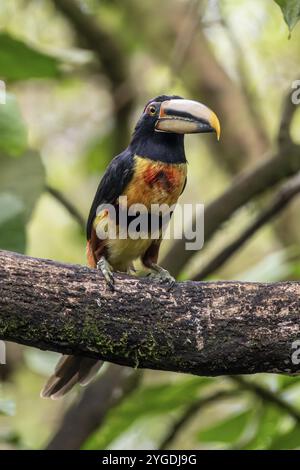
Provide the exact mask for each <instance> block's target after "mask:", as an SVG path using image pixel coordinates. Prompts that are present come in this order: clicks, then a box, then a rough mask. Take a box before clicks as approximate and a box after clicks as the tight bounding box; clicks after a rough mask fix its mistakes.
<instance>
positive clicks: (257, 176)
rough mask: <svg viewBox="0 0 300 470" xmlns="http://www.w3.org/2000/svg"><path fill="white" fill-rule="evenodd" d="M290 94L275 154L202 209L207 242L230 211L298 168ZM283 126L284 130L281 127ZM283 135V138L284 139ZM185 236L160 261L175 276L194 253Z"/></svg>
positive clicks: (299, 149) (298, 150) (299, 156)
mask: <svg viewBox="0 0 300 470" xmlns="http://www.w3.org/2000/svg"><path fill="white" fill-rule="evenodd" d="M290 101H291V96H290V94H288V95H287V97H286V99H285V101H284V103H285V105H284V111H283V115H282V118H281V120H280V127H279V132H278V135H279V136H281V137H280V139H279V143H280V145H279V146H278V150H277V151H276V153H275V154H274V155H272V156H271V157H269V158H268V159H266V160H264V161H263V162H262V163H261V164H259V165H257V166H256V167H255V168H254V169H251V170H248V171H247V172H246V171H245V172H243V173H241V174H240V175H239V176H238V177H237V178H236V179H235V180H234V182H233V183H232V185H231V187H229V188H228V189H227V190H226V191H225V192H224V193H223V194H221V195H220V196H219V197H217V198H216V199H215V200H214V201H212V202H211V203H210V204H208V206H207V207H206V209H205V226H204V240H205V242H206V243H207V242H208V241H209V240H210V239H211V238H212V236H213V235H214V234H215V232H216V231H217V230H218V229H219V228H220V227H221V226H222V224H223V223H224V222H225V221H227V220H228V219H229V218H230V217H231V216H232V214H233V213H234V212H235V211H236V210H237V209H239V208H240V207H241V206H243V205H245V204H246V203H247V202H249V201H251V200H252V199H253V198H254V197H256V196H258V195H259V194H262V193H263V192H265V191H266V190H268V189H270V188H271V187H273V186H275V185H276V184H277V183H279V182H280V181H282V180H283V179H285V178H287V177H288V176H292V175H294V174H296V173H297V172H298V171H300V146H299V145H296V144H294V143H293V142H292V140H291V139H290V137H289V132H287V130H286V129H287V128H290V125H291V121H292V118H293V116H294V112H295V110H296V106H295V105H292V106H291V105H290V103H289V102H290ZM283 129H284V130H283ZM283 134H284V135H285V136H286V138H284V139H283ZM185 242H186V240H185V238H184V235H183V236H182V238H181V239H178V240H176V241H175V242H174V244H173V245H172V247H171V248H170V250H169V252H168V253H167V254H166V256H165V259H164V260H163V264H164V266H165V267H166V268H167V269H169V270H170V271H171V272H172V274H173V275H175V276H177V275H178V274H179V273H180V271H181V270H182V269H183V266H184V265H185V264H186V263H187V262H188V261H189V260H190V258H191V257H192V256H193V255H194V252H193V251H187V250H185V249H184V246H185Z"/></svg>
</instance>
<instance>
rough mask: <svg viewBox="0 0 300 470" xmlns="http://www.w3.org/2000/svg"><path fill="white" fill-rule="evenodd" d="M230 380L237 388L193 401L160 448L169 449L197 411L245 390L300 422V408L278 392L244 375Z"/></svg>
mask: <svg viewBox="0 0 300 470" xmlns="http://www.w3.org/2000/svg"><path fill="white" fill-rule="evenodd" d="M230 380H231V381H232V382H233V383H234V384H235V385H236V387H235V388H231V389H227V390H220V391H216V392H214V393H213V394H211V395H208V396H204V397H201V398H200V399H198V400H196V401H195V402H193V403H191V404H190V405H189V406H188V407H187V408H186V410H185V411H184V412H183V413H182V414H181V416H180V417H179V418H178V420H175V422H174V424H173V425H172V426H171V427H170V429H169V431H168V433H167V434H166V436H165V438H164V439H163V441H162V443H161V445H160V449H167V448H168V447H170V446H171V444H172V443H173V442H174V441H175V440H176V439H177V438H178V436H179V435H180V434H181V433H182V432H183V431H184V428H185V427H186V426H187V425H188V424H189V423H190V422H191V421H192V420H194V419H195V417H196V416H197V413H198V412H199V411H201V410H202V409H203V408H204V407H206V406H207V405H210V404H213V403H215V402H219V401H222V400H224V399H231V398H234V397H238V396H242V394H243V392H250V393H251V394H253V395H254V396H255V397H257V398H260V399H261V400H262V401H263V402H264V403H266V404H271V405H274V406H275V407H276V408H278V409H279V410H281V411H283V412H285V413H287V414H288V415H289V416H291V417H292V418H293V420H295V422H296V423H297V424H298V425H299V424H300V410H299V409H298V408H296V407H294V406H293V405H291V404H290V403H289V402H288V401H286V400H285V399H284V398H282V397H281V396H280V395H279V394H277V393H276V392H272V391H271V390H270V389H269V388H267V387H265V386H262V385H260V384H259V383H257V382H255V381H252V380H251V381H250V380H247V379H245V378H244V377H242V376H232V377H230Z"/></svg>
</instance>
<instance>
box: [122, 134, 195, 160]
mask: <svg viewBox="0 0 300 470" xmlns="http://www.w3.org/2000/svg"><path fill="white" fill-rule="evenodd" d="M129 148H130V150H131V151H132V152H133V153H134V154H135V155H138V156H140V157H145V158H150V159H151V160H155V161H161V162H164V163H185V162H186V157H185V152H184V136H183V135H182V134H173V133H166V132H156V131H149V132H147V131H145V130H142V129H137V130H136V131H135V132H134V134H133V136H132V140H131V143H130V145H129Z"/></svg>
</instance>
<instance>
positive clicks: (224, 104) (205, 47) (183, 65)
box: [118, 0, 269, 173]
mask: <svg viewBox="0 0 300 470" xmlns="http://www.w3.org/2000/svg"><path fill="white" fill-rule="evenodd" d="M171 3H172V8H170V2H165V3H164V5H162V12H161V14H162V15H163V13H164V10H163V9H164V8H166V10H167V12H166V14H165V15H163V16H164V18H165V23H164V24H162V25H161V29H160V34H157V29H156V28H152V27H151V22H148V21H147V19H148V14H147V13H148V11H147V9H146V6H145V4H144V3H142V2H140V3H137V2H135V1H134V0H122V2H120V1H119V0H118V6H119V8H121V9H123V11H125V14H126V12H127V16H126V19H127V22H128V24H130V27H131V28H133V29H134V30H135V31H136V32H137V34H139V31H140V28H141V22H143V23H142V27H143V38H144V40H145V41H146V47H147V48H148V49H149V50H150V51H151V52H153V53H154V55H155V57H156V58H158V59H160V61H161V62H162V63H163V64H164V65H169V66H170V68H171V70H173V78H172V82H173V81H174V79H175V78H176V79H180V80H181V81H182V83H183V84H184V86H185V87H186V89H187V91H188V93H189V94H190V96H191V97H193V99H199V100H203V101H204V102H205V103H206V104H208V105H209V106H210V107H211V108H212V109H215V110H217V111H218V116H219V118H220V121H221V123H222V139H221V140H220V142H219V143H215V142H214V141H213V140H212V139H211V140H210V141H209V146H210V147H211V149H212V157H213V158H216V159H217V162H218V164H219V165H220V166H221V167H223V168H225V169H227V171H229V172H230V173H236V172H237V171H239V170H241V169H242V168H244V167H245V165H249V163H251V162H252V163H253V162H256V161H257V160H258V158H260V156H261V155H262V154H264V153H265V152H266V151H267V149H268V148H269V139H268V137H267V135H266V131H265V129H262V128H261V127H260V125H259V122H258V121H257V120H256V119H255V118H254V117H253V115H252V112H251V111H250V110H249V106H248V102H247V99H246V97H245V95H244V92H243V90H242V88H241V87H240V86H239V85H238V83H236V82H234V81H233V80H232V79H231V78H230V77H229V76H228V74H227V73H226V71H225V70H224V68H223V66H222V65H221V64H220V62H219V61H218V60H217V58H216V56H215V54H214V52H213V50H212V47H211V45H210V44H209V41H208V39H207V38H206V35H205V34H204V32H203V27H206V26H207V24H205V22H204V24H202V22H201V15H202V5H203V3H204V2H202V1H199V0H198V2H197V1H196V2H193V1H192V2H191V3H189V4H188V5H189V8H188V7H187V6H186V5H187V4H186V2H171ZM197 3H198V5H197ZM129 12H130V14H128V13H129ZM182 18H184V22H183V21H182ZM197 26H199V27H198V28H197ZM137 28H138V29H137ZM186 32H188V33H186ZM174 43H175V46H174ZM170 50H173V52H172V54H171V58H170ZM175 54H176V55H175ZM177 54H178V58H177ZM237 117H238V120H237ZM237 122H238V125H237Z"/></svg>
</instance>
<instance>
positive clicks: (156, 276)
mask: <svg viewBox="0 0 300 470" xmlns="http://www.w3.org/2000/svg"><path fill="white" fill-rule="evenodd" d="M150 269H151V270H152V273H150V274H149V276H148V277H149V278H150V279H153V281H155V282H159V283H162V284H165V285H166V286H167V289H168V290H170V289H172V287H173V286H174V284H175V282H176V280H175V279H174V277H173V276H171V274H170V273H169V271H167V270H166V269H164V268H162V267H161V266H159V265H158V264H153V265H152V266H151V268H150Z"/></svg>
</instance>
